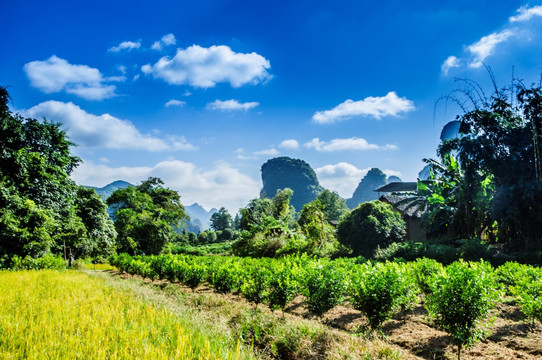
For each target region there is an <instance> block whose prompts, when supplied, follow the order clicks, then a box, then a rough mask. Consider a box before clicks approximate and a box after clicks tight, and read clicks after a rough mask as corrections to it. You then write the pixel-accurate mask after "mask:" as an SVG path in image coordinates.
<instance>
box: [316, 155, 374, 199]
mask: <svg viewBox="0 0 542 360" xmlns="http://www.w3.org/2000/svg"><path fill="white" fill-rule="evenodd" d="M369 170H370V168H367V169H358V168H357V167H355V166H354V165H352V164H349V163H346V162H340V163H338V164H335V165H325V166H322V167H320V168H316V169H314V171H315V172H316V175H318V181H319V182H320V184H322V186H323V187H325V188H326V189H330V190H334V191H337V192H338V193H339V195H341V196H342V197H343V198H345V199H347V198H350V197H352V194H353V193H354V190H355V189H356V187H357V186H358V184H359V182H360V181H361V179H362V178H363V177H364V176H365V175H367V172H368V171H369Z"/></svg>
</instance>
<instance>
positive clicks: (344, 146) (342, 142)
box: [304, 137, 397, 152]
mask: <svg viewBox="0 0 542 360" xmlns="http://www.w3.org/2000/svg"><path fill="white" fill-rule="evenodd" d="M304 146H305V147H306V148H308V149H315V150H316V151H326V152H332V151H344V150H361V151H363V150H396V149H397V146H396V145H389V144H387V145H384V146H380V145H375V144H369V143H368V142H367V140H365V139H362V138H357V137H352V138H348V139H333V140H331V141H321V140H320V139H319V138H314V139H312V140H311V141H309V142H307V143H305V144H304Z"/></svg>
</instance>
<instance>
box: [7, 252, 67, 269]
mask: <svg viewBox="0 0 542 360" xmlns="http://www.w3.org/2000/svg"><path fill="white" fill-rule="evenodd" d="M11 262H12V263H11V267H10V269H11V270H42V269H55V270H62V269H65V268H66V266H67V263H66V260H64V259H63V258H62V256H60V255H51V254H45V255H44V256H42V257H38V258H33V257H31V256H29V255H26V256H25V257H24V258H21V257H20V256H17V255H13V257H12V258H11Z"/></svg>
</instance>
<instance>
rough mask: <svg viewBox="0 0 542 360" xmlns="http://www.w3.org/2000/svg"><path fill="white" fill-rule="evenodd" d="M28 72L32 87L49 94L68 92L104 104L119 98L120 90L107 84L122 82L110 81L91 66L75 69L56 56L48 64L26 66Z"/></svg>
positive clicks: (47, 61)
mask: <svg viewBox="0 0 542 360" xmlns="http://www.w3.org/2000/svg"><path fill="white" fill-rule="evenodd" d="M24 71H25V72H26V75H27V76H28V78H29V79H30V84H31V85H32V86H33V87H35V88H38V89H40V90H41V91H43V92H45V93H47V94H50V93H55V92H60V91H66V92H67V93H69V94H74V95H77V96H79V97H82V98H84V99H87V100H103V99H107V98H110V97H113V96H115V89H116V87H115V86H114V85H106V84H104V83H105V82H107V81H113V80H115V81H118V80H122V79H121V78H113V79H106V78H104V77H103V76H102V74H101V73H100V71H99V70H98V69H95V68H91V67H89V66H87V65H72V64H70V63H69V62H67V61H66V60H64V59H61V58H59V57H57V56H55V55H53V56H51V57H50V58H49V59H47V60H45V61H32V62H29V63H27V64H25V65H24Z"/></svg>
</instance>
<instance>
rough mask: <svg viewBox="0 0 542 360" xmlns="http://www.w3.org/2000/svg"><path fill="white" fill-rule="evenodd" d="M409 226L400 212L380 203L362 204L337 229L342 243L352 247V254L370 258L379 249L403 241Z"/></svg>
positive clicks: (346, 216)
mask: <svg viewBox="0 0 542 360" xmlns="http://www.w3.org/2000/svg"><path fill="white" fill-rule="evenodd" d="M405 233H406V224H405V222H404V220H403V219H402V217H401V214H399V213H398V212H397V211H395V210H394V209H393V207H392V206H391V205H389V204H386V203H383V202H381V201H370V202H366V203H363V204H361V205H360V206H358V207H357V208H356V209H354V210H352V212H351V213H349V214H347V215H345V217H344V218H343V219H342V221H341V222H340V223H339V226H338V228H337V237H338V239H339V241H340V242H341V244H343V245H346V246H349V247H350V248H351V249H352V250H353V255H362V256H365V257H370V256H372V255H373V253H374V251H375V250H376V249H377V247H386V246H388V245H389V244H391V243H393V242H398V241H401V240H402V239H403V237H404V236H405Z"/></svg>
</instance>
